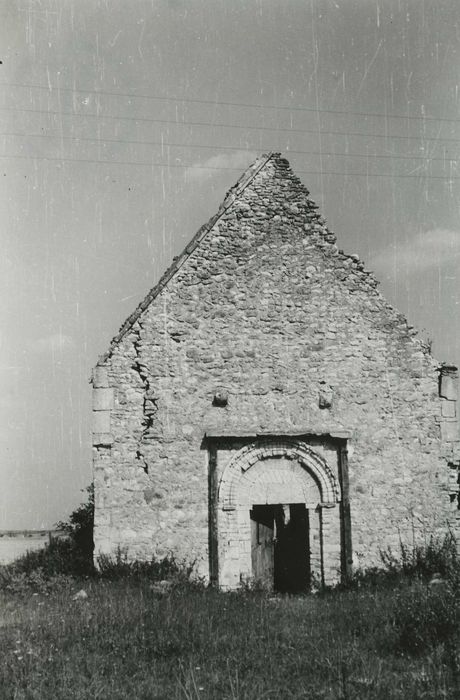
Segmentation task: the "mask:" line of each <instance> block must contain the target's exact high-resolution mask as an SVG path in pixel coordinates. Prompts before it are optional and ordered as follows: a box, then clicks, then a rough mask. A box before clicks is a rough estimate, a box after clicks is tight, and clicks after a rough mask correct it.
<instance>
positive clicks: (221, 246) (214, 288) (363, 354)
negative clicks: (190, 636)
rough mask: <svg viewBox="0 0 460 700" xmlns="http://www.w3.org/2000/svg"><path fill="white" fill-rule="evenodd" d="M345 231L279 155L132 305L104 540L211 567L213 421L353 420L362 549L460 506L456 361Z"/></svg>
mask: <svg viewBox="0 0 460 700" xmlns="http://www.w3.org/2000/svg"><path fill="white" fill-rule="evenodd" d="M335 243H336V239H335V236H334V235H333V234H332V233H331V232H330V231H329V230H328V228H327V227H326V225H325V223H324V220H323V219H322V218H321V216H320V215H319V214H318V213H317V211H316V206H315V205H314V203H313V202H312V201H311V199H310V198H309V194H308V191H307V190H306V189H305V187H304V186H303V185H302V184H301V183H300V181H299V180H298V178H296V176H295V175H293V173H292V172H291V171H290V169H289V166H288V164H287V162H286V161H285V160H284V159H282V158H280V157H278V156H269V157H266V158H264V159H262V160H261V161H259V162H257V163H256V164H255V165H254V167H253V168H252V169H250V170H249V171H248V173H246V175H245V177H244V179H243V181H240V183H238V184H237V186H236V188H234V189H233V190H231V191H230V192H229V194H228V195H227V198H226V199H225V201H224V203H223V205H222V207H221V209H220V211H219V212H218V215H216V217H214V218H213V219H212V220H211V222H210V223H209V224H208V225H207V226H206V227H204V228H203V229H202V230H201V231H200V232H198V234H197V237H196V238H195V239H194V242H193V244H191V245H190V246H189V247H188V248H187V249H186V251H185V252H184V254H183V255H182V256H181V257H180V258H179V259H178V260H177V261H176V262H175V263H174V265H173V267H172V268H171V269H170V270H169V271H168V273H166V275H165V278H164V279H163V280H162V281H161V282H160V284H159V285H158V286H157V287H156V288H155V289H154V290H153V291H152V292H151V293H150V295H149V296H148V297H147V298H146V301H145V302H144V303H143V304H142V305H141V306H140V307H139V309H138V310H137V311H136V312H135V313H134V314H133V316H132V317H131V318H130V319H128V321H127V322H126V323H125V325H124V327H123V329H122V331H121V333H120V334H119V336H118V337H117V338H116V339H115V341H114V342H113V343H112V345H111V347H110V349H109V351H108V352H107V354H106V355H105V356H104V357H103V358H101V360H100V362H99V364H98V367H97V368H96V371H95V375H94V391H95V399H94V401H95V403H94V409H95V410H94V416H95V422H94V477H95V498H96V522H95V539H96V550H97V551H105V552H109V551H113V550H114V549H115V548H116V547H117V546H122V547H124V548H126V549H127V550H128V552H129V554H130V556H132V557H133V558H134V557H135V558H148V557H150V556H152V555H155V556H163V555H165V554H166V553H167V552H168V551H173V552H174V553H175V554H176V556H177V557H179V558H182V557H183V558H187V559H188V560H193V561H195V562H196V567H197V570H198V572H199V573H202V574H203V575H205V576H208V575H209V539H210V534H209V533H210V527H209V525H210V523H209V517H210V515H209V482H210V464H209V460H210V453H209V449H208V445H207V442H206V439H205V435H206V434H210V433H213V434H219V435H231V436H242V439H243V438H244V436H248V437H251V436H252V438H256V437H257V435H266V434H271V435H274V436H277V435H278V436H289V435H308V436H310V438H311V439H312V440H314V438H315V436H321V435H325V434H337V435H338V434H340V431H342V432H343V431H345V432H344V434H346V435H347V436H349V437H348V438H347V450H348V467H349V499H350V519H351V531H352V542H353V558H354V562H355V564H362V565H371V564H375V563H378V562H379V550H380V549H382V548H385V547H386V546H389V545H391V546H395V547H397V546H398V545H399V541H400V540H402V541H404V542H407V543H409V544H410V543H412V542H413V538H414V537H415V538H416V539H423V540H425V539H426V537H427V535H429V534H435V535H436V534H440V535H441V534H443V533H445V532H446V528H447V524H448V523H452V522H455V523H456V522H457V521H456V514H457V506H458V503H457V500H456V499H457V496H456V491H453V490H452V489H453V486H452V484H453V478H452V477H451V475H452V474H454V473H455V474H456V473H457V466H456V465H457V462H456V459H457V458H456V450H457V446H458V426H457V417H456V414H455V399H454V398H451V397H453V395H454V394H453V389H452V387H453V386H454V384H455V376H454V375H455V372H454V371H453V370H452V371H451V373H450V375H449V380H448V381H447V379H443V380H440V379H439V376H440V372H439V371H438V370H439V367H438V363H437V362H436V361H435V360H434V359H433V358H432V357H431V356H430V354H429V352H428V350H427V348H426V347H424V345H423V344H422V343H421V342H420V341H419V340H418V339H417V336H416V332H415V330H414V329H413V328H411V327H410V326H409V325H408V324H407V322H406V320H405V319H404V318H403V317H402V316H401V314H399V313H398V312H397V311H396V310H395V309H393V308H392V307H391V306H390V305H389V304H388V303H387V302H386V301H385V299H384V298H383V297H382V296H381V295H380V294H379V292H378V291H377V288H376V287H377V282H376V281H375V279H374V278H373V276H372V274H371V273H368V272H367V271H366V270H365V269H364V266H363V264H362V263H361V262H360V261H359V259H357V258H356V256H349V255H346V254H344V253H343V252H342V251H340V250H339V249H338V248H337V246H336V244H335ZM441 376H444V375H443V373H442V371H441ZM446 382H447V383H446ZM447 387H448V388H447ZM102 390H103V391H104V393H102ZM440 392H441V396H440ZM222 397H226V400H222ZM318 441H319V442H321V440H320V437H318ZM244 444H245V443H244V440H243V445H244ZM232 449H234V447H232ZM315 449H316V448H315ZM317 449H318V450H323V451H326V452H327V450H328V449H330V448H328V447H327V446H325V445H318V446H317ZM332 461H333V460H332ZM449 465H450V466H449ZM324 516H325V519H323V525H322V527H323V529H325V530H327V528H330V527H336V524H333V523H332V524H331V523H330V522H329V519H328V518H329V516H328V515H327V513H326V512H325V513H324ZM331 517H332V516H331ZM336 537H337V535H336Z"/></svg>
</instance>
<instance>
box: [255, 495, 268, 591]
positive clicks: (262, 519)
mask: <svg viewBox="0 0 460 700" xmlns="http://www.w3.org/2000/svg"><path fill="white" fill-rule="evenodd" d="M250 517H251V560H252V575H253V579H254V582H255V583H256V584H257V585H260V586H262V587H263V588H265V589H267V590H273V580H274V579H273V576H274V551H273V530H274V514H273V506H269V505H267V506H253V508H252V510H251V512H250Z"/></svg>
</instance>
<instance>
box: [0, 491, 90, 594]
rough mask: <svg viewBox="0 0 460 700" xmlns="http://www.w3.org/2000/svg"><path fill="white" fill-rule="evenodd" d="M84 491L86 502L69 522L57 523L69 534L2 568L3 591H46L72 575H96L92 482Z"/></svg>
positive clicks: (0, 587) (0, 569)
mask: <svg viewBox="0 0 460 700" xmlns="http://www.w3.org/2000/svg"><path fill="white" fill-rule="evenodd" d="M85 491H86V492H87V493H88V500H87V502H86V503H84V504H82V505H80V506H79V507H78V508H77V509H76V510H74V511H73V513H71V515H70V517H69V521H68V522H59V523H57V525H56V527H58V528H59V529H60V530H62V531H63V532H64V533H65V535H66V537H64V538H54V539H52V540H51V542H50V543H49V544H48V545H46V547H44V548H43V549H39V550H36V551H31V552H26V554H24V555H23V556H22V557H19V558H18V559H16V561H14V562H12V563H11V564H8V565H6V566H2V567H0V590H6V591H9V592H10V593H11V592H12V593H23V592H25V591H26V590H29V591H30V590H32V591H38V592H45V591H47V590H50V589H51V588H56V587H57V588H59V587H62V585H63V583H64V582H66V581H68V580H69V577H72V576H77V577H80V576H85V577H86V576H90V575H93V574H94V565H93V548H94V545H93V522H94V489H93V485H92V484H91V485H90V486H88V487H87V488H86V489H85Z"/></svg>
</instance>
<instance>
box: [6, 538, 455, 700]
mask: <svg viewBox="0 0 460 700" xmlns="http://www.w3.org/2000/svg"><path fill="white" fill-rule="evenodd" d="M422 550H423V548H421V549H420V550H416V549H415V548H414V550H413V551H412V552H411V553H410V552H408V551H406V553H405V554H404V555H403V556H401V557H400V558H399V559H398V558H397V557H393V555H391V556H390V554H388V557H387V558H386V559H385V556H384V557H383V559H384V560H385V561H386V565H385V568H382V570H381V574H380V579H379V575H378V574H377V571H376V570H374V571H373V572H372V575H369V576H367V577H366V574H365V573H359V574H357V576H356V579H355V581H354V582H353V584H352V586H351V587H350V589H348V590H345V589H342V590H333V591H327V592H324V593H322V594H318V595H304V596H292V597H289V596H273V595H269V594H264V593H261V592H256V591H252V592H251V591H247V590H246V591H242V592H239V593H223V592H218V591H216V590H212V589H208V588H206V587H205V586H204V585H202V584H200V583H199V582H196V581H195V582H194V581H193V575H192V572H191V571H190V570H184V568H183V567H181V566H180V565H178V564H177V563H176V562H174V560H173V559H171V558H170V559H168V560H166V561H164V562H150V563H148V564H130V563H129V562H128V560H127V558H126V557H124V556H123V553H121V552H120V553H119V554H118V556H117V557H115V558H113V559H107V558H105V560H102V562H101V566H102V571H101V573H100V574H99V575H97V576H91V577H88V578H86V579H85V578H81V577H80V578H73V577H71V576H65V575H64V574H62V573H60V574H59V573H57V572H56V571H54V572H53V573H50V574H49V578H46V575H45V574H44V573H43V569H40V570H38V571H39V572H40V571H41V573H37V570H33V569H31V570H29V571H28V573H25V572H24V571H23V572H22V574H23V575H24V576H25V577H26V578H27V577H29V578H31V581H32V583H31V584H30V586H29V587H27V586H26V585H25V586H23V587H22V588H19V589H14V586H13V588H10V589H8V588H7V589H6V590H5V587H4V590H3V592H2V593H0V610H1V611H2V612H1V613H0V635H1V642H0V643H1V649H2V655H1V656H0V697H1V698H2V699H3V698H5V700H6V699H9V698H11V700H13V698H14V700H23V699H24V700H48V699H49V698H52V699H53V700H55V699H61V698H62V699H63V700H64V698H65V699H66V700H87V699H89V698H104V699H105V698H107V700H108V699H110V700H122V699H123V700H124V699H125V698H129V699H130V700H132V699H133V698H135V699H136V700H138V699H139V700H142V699H145V700H147V699H148V700H160V699H161V700H169V699H170V698H171V699H176V698H177V699H179V698H180V699H184V700H197V699H198V698H204V699H206V700H220V699H222V700H227V699H228V700H263V699H264V698H286V699H289V700H292V699H296V700H297V699H299V700H300V698H304V699H308V700H310V699H311V700H315V699H319V698H327V699H331V700H332V699H334V700H336V699H339V698H341V699H342V700H352V699H355V698H366V699H367V698H369V699H372V700H373V699H381V700H384V699H385V700H387V699H393V698H404V699H405V700H419V699H424V698H426V699H428V698H430V699H431V698H433V699H435V698H448V699H452V700H453V699H454V698H455V699H457V698H458V697H460V678H459V675H460V674H459V661H460V659H459V647H458V643H459V632H458V630H459V626H460V625H459V623H460V606H459V603H458V600H459V599H460V585H459V579H460V577H459V567H458V563H457V560H456V552H455V546H454V543H453V542H450V543H448V542H447V540H446V541H445V542H442V543H435V542H430V543H429V545H427V547H426V548H425V549H424V550H423V551H422ZM29 564H30V561H29ZM435 566H436V569H434V567H435ZM436 572H439V573H442V574H443V580H442V581H441V582H439V583H438V584H435V585H433V582H432V581H431V582H430V578H431V577H432V574H434V573H436ZM37 575H40V576H42V577H43V579H44V580H47V581H48V582H49V585H48V586H45V587H40V586H38V587H37V586H36V585H34V583H33V577H34V576H37ZM59 576H60V577H61V578H62V577H63V579H62V580H60V582H59V581H57V582H56V581H55V584H56V585H53V577H54V579H59ZM163 578H166V579H168V580H169V581H171V585H169V586H166V587H163V588H162V587H161V586H159V585H158V581H160V580H161V579H163ZM390 579H391V583H390ZM379 581H380V583H379ZM382 581H383V584H382ZM81 587H84V589H85V591H86V592H87V594H88V597H87V598H86V599H77V600H73V595H74V594H75V593H76V592H77V591H78V590H79V588H81Z"/></svg>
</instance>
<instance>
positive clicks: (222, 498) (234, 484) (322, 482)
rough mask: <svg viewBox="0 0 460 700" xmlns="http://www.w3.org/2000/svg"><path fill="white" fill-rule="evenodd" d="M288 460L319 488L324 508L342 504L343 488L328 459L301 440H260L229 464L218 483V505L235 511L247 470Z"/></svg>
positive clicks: (242, 450)
mask: <svg viewBox="0 0 460 700" xmlns="http://www.w3.org/2000/svg"><path fill="white" fill-rule="evenodd" d="M273 458H285V459H288V460H292V461H296V462H297V463H298V464H299V465H300V467H301V468H302V469H304V470H306V471H307V472H308V473H309V474H310V476H312V477H313V479H314V481H315V482H316V484H317V485H318V488H319V491H320V494H321V505H329V506H332V505H335V504H336V503H338V502H339V501H340V487H339V484H338V481H337V479H336V477H335V476H334V473H333V472H332V470H331V468H330V467H329V465H328V464H327V462H326V460H325V459H324V458H323V457H321V456H320V455H319V454H318V453H317V452H315V451H314V450H313V449H312V448H311V447H310V446H308V445H306V444H305V443H302V442H300V441H298V440H282V441H279V440H277V441H271V440H266V441H264V442H260V441H258V442H257V443H251V444H250V445H246V446H245V447H243V448H242V449H241V450H239V451H238V452H237V454H236V455H234V456H233V457H232V459H231V460H230V462H229V463H228V464H227V465H226V467H225V469H224V471H223V474H222V477H221V480H220V483H219V504H220V506H221V507H222V508H224V509H227V508H228V509H233V508H236V507H237V505H238V503H237V495H238V493H239V491H240V487H241V486H243V484H244V482H245V480H246V475H247V474H248V471H249V470H250V469H251V467H253V466H254V465H255V464H258V463H259V462H261V461H263V460H267V459H273Z"/></svg>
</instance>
